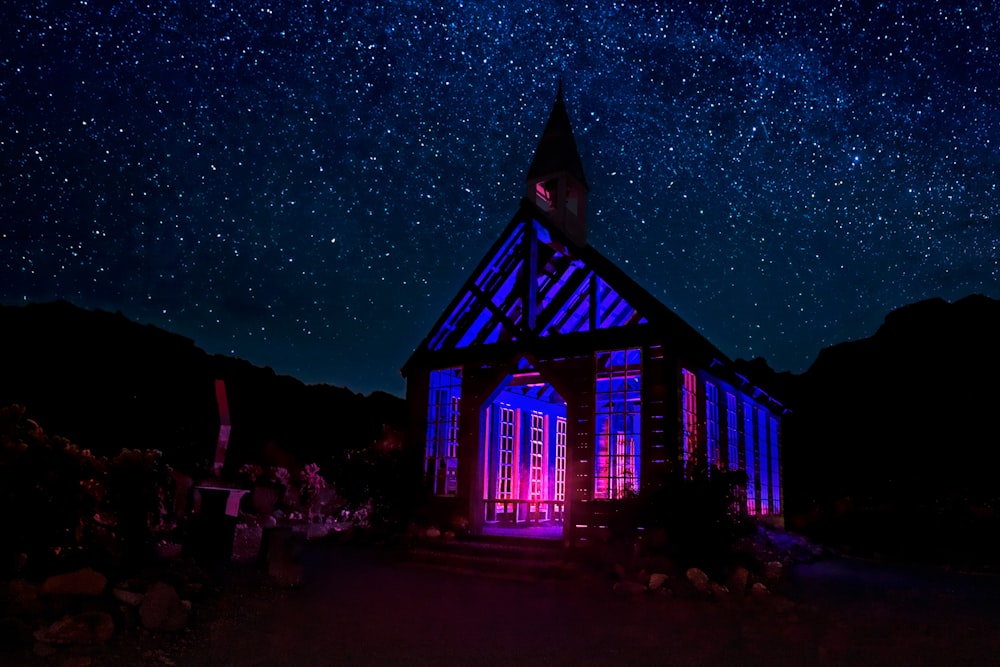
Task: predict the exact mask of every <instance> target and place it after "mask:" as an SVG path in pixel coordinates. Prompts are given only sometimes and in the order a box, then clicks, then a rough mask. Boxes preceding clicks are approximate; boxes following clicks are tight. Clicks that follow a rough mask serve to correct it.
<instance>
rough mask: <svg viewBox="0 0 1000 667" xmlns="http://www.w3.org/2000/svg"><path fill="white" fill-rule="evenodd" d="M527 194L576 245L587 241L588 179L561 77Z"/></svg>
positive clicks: (529, 176)
mask: <svg viewBox="0 0 1000 667" xmlns="http://www.w3.org/2000/svg"><path fill="white" fill-rule="evenodd" d="M526 181H527V186H528V197H529V199H531V200H532V201H534V202H535V204H536V205H538V207H539V208H541V209H542V210H543V211H545V212H546V214H547V217H548V218H549V220H550V221H551V222H552V223H553V224H555V226H556V227H557V228H559V229H560V230H561V231H562V232H564V233H565V234H566V235H567V236H568V237H569V238H570V240H572V241H573V242H575V243H576V244H577V245H581V246H583V245H586V244H587V223H586V216H585V213H586V206H585V205H586V198H587V191H588V187H587V179H586V177H585V176H584V175H583V162H581V160H580V153H579V151H578V150H577V147H576V140H575V139H574V138H573V130H572V128H571V127H570V123H569V114H568V113H567V112H566V102H565V100H564V99H563V85H562V78H561V77H560V79H559V91H558V93H557V94H556V102H555V104H554V105H552V112H551V113H550V114H549V120H548V122H547V123H546V124H545V130H544V131H543V132H542V138H541V139H540V140H539V141H538V147H537V148H536V149H535V157H534V159H532V161H531V166H530V167H529V168H528V175H527V178H526Z"/></svg>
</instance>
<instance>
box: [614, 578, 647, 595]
mask: <svg viewBox="0 0 1000 667" xmlns="http://www.w3.org/2000/svg"><path fill="white" fill-rule="evenodd" d="M614 590H615V591H616V592H618V593H624V594H626V595H637V594H639V593H645V592H646V587H645V586H643V585H642V584H640V583H639V582H638V581H618V582H615V586H614Z"/></svg>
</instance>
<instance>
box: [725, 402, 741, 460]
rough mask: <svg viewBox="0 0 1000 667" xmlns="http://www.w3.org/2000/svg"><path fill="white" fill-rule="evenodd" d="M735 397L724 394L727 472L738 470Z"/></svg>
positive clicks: (738, 453)
mask: <svg viewBox="0 0 1000 667" xmlns="http://www.w3.org/2000/svg"><path fill="white" fill-rule="evenodd" d="M737 405H738V404H737V402H736V395H735V394H732V393H730V392H726V445H727V450H726V453H727V454H728V458H727V459H726V467H727V468H728V469H729V470H739V469H740V424H739V422H738V421H736V419H737V417H736V406H737Z"/></svg>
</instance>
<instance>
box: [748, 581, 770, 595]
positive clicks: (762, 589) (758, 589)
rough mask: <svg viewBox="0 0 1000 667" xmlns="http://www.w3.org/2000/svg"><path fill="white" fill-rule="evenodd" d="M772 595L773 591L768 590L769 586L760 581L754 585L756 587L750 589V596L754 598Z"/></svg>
mask: <svg viewBox="0 0 1000 667" xmlns="http://www.w3.org/2000/svg"><path fill="white" fill-rule="evenodd" d="M770 593H771V591H769V590H767V586H765V585H764V584H762V583H761V582H759V581H758V582H756V583H754V585H753V586H751V587H750V594H751V595H754V596H758V597H764V596H766V595H769V594H770Z"/></svg>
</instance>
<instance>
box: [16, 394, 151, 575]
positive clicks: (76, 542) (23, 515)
mask: <svg viewBox="0 0 1000 667" xmlns="http://www.w3.org/2000/svg"><path fill="white" fill-rule="evenodd" d="M168 477H169V471H168V469H167V468H166V466H165V465H164V464H163V463H162V461H161V460H160V453H159V452H157V451H154V450H147V451H142V450H123V451H122V452H121V453H120V454H118V455H117V456H115V457H113V458H111V459H108V458H106V457H96V456H94V455H93V454H92V453H91V452H90V451H89V450H86V449H80V448H79V447H77V446H76V445H74V444H72V443H71V442H69V441H68V440H66V439H65V438H61V437H58V436H50V435H48V434H46V433H45V432H44V431H43V430H42V428H41V427H40V426H38V425H37V424H36V423H35V422H33V421H32V420H30V419H28V418H27V417H26V410H25V408H24V407H22V406H18V405H13V406H9V407H4V408H0V502H3V504H4V507H6V508H9V509H10V510H11V511H9V512H8V514H7V516H8V524H7V526H6V529H5V539H4V540H3V543H2V546H0V558H2V560H0V567H2V568H3V570H5V571H6V570H7V569H9V568H12V567H13V566H14V564H15V562H16V561H18V560H22V559H24V558H25V557H26V559H27V563H29V564H31V566H38V567H45V565H44V564H45V563H50V564H51V563H52V562H53V561H63V562H65V561H74V560H75V561H82V562H88V561H89V562H94V561H103V562H109V561H110V562H117V563H119V564H136V563H138V562H140V561H141V560H142V559H144V558H146V557H148V556H149V555H150V548H151V546H152V542H153V537H154V532H155V531H156V530H158V529H162V528H165V526H164V523H163V522H164V518H165V517H166V516H167V514H166V512H165V507H166V506H167V497H168V496H167V494H168V489H169V488H170V485H169V484H168V483H167V482H168Z"/></svg>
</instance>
